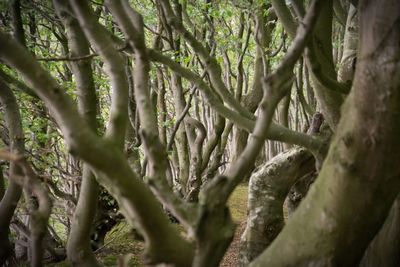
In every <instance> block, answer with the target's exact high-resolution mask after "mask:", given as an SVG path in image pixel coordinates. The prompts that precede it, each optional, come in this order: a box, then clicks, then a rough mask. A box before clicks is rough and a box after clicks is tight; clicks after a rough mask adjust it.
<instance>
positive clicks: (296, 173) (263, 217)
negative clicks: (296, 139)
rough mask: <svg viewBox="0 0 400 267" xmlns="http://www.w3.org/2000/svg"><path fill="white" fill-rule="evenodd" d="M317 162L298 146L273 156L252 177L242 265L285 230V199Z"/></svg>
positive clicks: (241, 248) (241, 247)
mask: <svg viewBox="0 0 400 267" xmlns="http://www.w3.org/2000/svg"><path fill="white" fill-rule="evenodd" d="M314 166H315V162H314V157H313V156H312V154H311V153H310V152H308V151H307V150H305V149H302V148H298V147H296V148H292V149H290V150H287V151H285V152H282V153H280V154H279V155H277V156H276V157H274V158H272V159H270V160H269V161H268V162H267V163H266V164H265V165H264V166H261V167H260V169H259V170H258V171H257V172H255V173H254V174H253V175H252V176H251V177H250V182H249V200H248V207H247V210H248V215H247V225H246V229H245V231H244V233H243V235H242V238H241V243H240V266H247V264H249V263H250V262H251V261H252V260H253V259H255V258H256V257H257V256H258V255H259V254H260V253H261V252H262V251H263V250H264V249H266V248H267V247H268V246H269V245H270V244H271V242H272V241H273V240H274V239H275V237H276V236H277V235H278V234H279V232H280V231H281V230H282V228H283V226H284V219H283V202H284V201H285V198H286V196H287V194H288V193H289V189H290V188H291V186H292V185H293V183H294V182H295V181H296V180H297V179H298V178H300V177H301V176H303V175H304V174H305V173H307V172H310V171H312V170H313V169H314Z"/></svg>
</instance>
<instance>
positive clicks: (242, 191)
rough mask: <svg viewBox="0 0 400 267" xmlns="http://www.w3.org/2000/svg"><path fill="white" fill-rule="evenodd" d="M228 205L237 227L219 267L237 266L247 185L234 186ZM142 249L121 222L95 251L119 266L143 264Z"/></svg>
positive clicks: (105, 261) (59, 265) (104, 261)
mask: <svg viewBox="0 0 400 267" xmlns="http://www.w3.org/2000/svg"><path fill="white" fill-rule="evenodd" d="M229 207H230V210H231V214H232V218H233V220H234V222H235V223H236V224H237V228H236V233H235V237H234V239H233V241H232V243H231V245H230V247H229V249H228V251H227V252H226V254H225V256H224V258H223V260H222V263H221V264H220V266H221V267H231V266H238V264H237V260H238V252H239V241H240V236H241V234H242V233H243V231H244V228H245V226H246V216H247V185H245V184H243V185H239V186H238V187H237V188H236V190H235V191H234V192H233V194H232V196H231V198H230V199H229ZM176 227H178V228H179V229H180V230H181V231H182V232H183V228H182V226H180V225H178V224H176ZM142 251H143V242H141V241H138V240H134V239H133V238H132V233H131V227H130V226H129V225H128V224H126V223H125V222H122V223H120V224H118V225H117V226H116V227H114V228H113V229H112V230H111V231H110V232H109V233H108V234H107V236H106V239H105V245H104V246H103V247H102V248H100V249H99V250H98V251H97V252H96V256H97V258H98V259H99V260H100V261H101V263H102V264H103V265H104V266H119V264H118V263H119V262H120V261H123V262H125V263H126V262H127V263H128V266H130V267H133V266H143V265H142V264H141V259H140V255H141V252H142ZM48 266H52V267H66V266H70V265H69V264H68V263H67V262H66V261H64V262H59V263H56V264H51V265H48ZM123 266H125V265H123Z"/></svg>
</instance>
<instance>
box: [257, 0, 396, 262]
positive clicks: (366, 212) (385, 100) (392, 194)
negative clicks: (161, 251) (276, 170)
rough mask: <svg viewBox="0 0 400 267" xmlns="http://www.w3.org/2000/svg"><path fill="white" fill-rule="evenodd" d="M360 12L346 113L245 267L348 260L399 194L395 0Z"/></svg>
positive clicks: (367, 4) (358, 253) (366, 5)
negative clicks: (313, 175)
mask: <svg viewBox="0 0 400 267" xmlns="http://www.w3.org/2000/svg"><path fill="white" fill-rule="evenodd" d="M359 11H360V12H359V14H360V19H361V26H360V31H361V34H360V37H361V40H360V50H359V60H358V62H357V66H356V73H355V79H354V83H353V88H352V91H351V93H350V95H349V97H348V99H347V100H346V103H345V105H344V106H343V109H342V114H346V116H343V117H342V119H341V121H340V123H339V125H338V127H337V132H336V135H335V137H334V139H333V142H332V144H331V147H330V150H329V153H328V156H327V158H326V160H325V162H324V164H323V166H322V169H321V172H320V174H319V177H318V179H317V180H316V182H315V183H314V184H313V186H312V187H311V189H310V192H309V193H308V195H307V197H306V198H305V199H304V200H303V202H302V203H301V204H300V206H299V208H298V209H297V211H296V212H295V213H294V215H293V217H292V218H291V220H290V221H289V223H288V224H287V226H286V227H285V228H284V230H283V231H282V232H281V234H280V235H279V236H278V237H277V239H276V240H275V241H274V242H273V243H272V244H271V246H270V247H269V249H267V250H266V251H264V252H263V253H262V254H261V255H260V257H258V258H257V259H256V260H255V261H254V262H253V263H252V264H251V265H250V266H355V265H357V264H358V263H359V261H360V260H361V258H362V256H363V254H364V251H365V249H366V248H367V246H368V244H369V242H370V241H371V239H372V238H373V237H374V236H375V234H376V233H377V232H378V230H379V228H380V227H381V225H382V224H383V222H384V220H385V218H386V216H387V214H388V212H389V210H390V207H391V206H392V203H393V201H394V200H395V198H396V196H397V194H398V192H399V186H400V175H399V174H400V165H399V164H398V159H399V157H400V140H399V138H398V137H399V135H400V127H399V126H398V122H400V113H399V112H398V109H399V104H400V62H399V60H398V55H399V54H400V47H399V45H398V44H399V42H400V2H398V1H395V0H385V1H379V2H376V1H368V0H365V1H361V2H360V5H359ZM377 24H379V31H377V30H373V29H375V26H376V25H377ZM388 155H390V156H388Z"/></svg>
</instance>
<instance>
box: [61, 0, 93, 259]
mask: <svg viewBox="0 0 400 267" xmlns="http://www.w3.org/2000/svg"><path fill="white" fill-rule="evenodd" d="M54 5H55V7H56V9H57V13H58V16H59V17H60V19H61V20H62V22H63V24H64V26H65V29H66V34H67V37H68V44H69V47H70V50H71V55H72V56H75V57H79V56H84V55H87V54H89V52H90V51H89V44H88V41H87V39H86V37H85V35H84V33H83V31H82V29H81V28H80V26H79V22H78V21H77V19H76V18H74V17H72V15H71V14H72V11H71V9H70V8H69V6H68V4H67V2H66V1H63V0H54ZM71 66H72V72H73V74H74V77H75V80H76V85H77V95H78V108H79V112H80V113H81V114H82V116H83V118H84V119H85V120H86V121H87V123H88V124H89V126H90V128H91V129H92V130H93V131H94V132H96V128H97V123H96V115H97V111H96V110H97V98H96V92H95V86H94V80H93V76H92V67H91V62H90V61H78V62H72V63H71ZM98 197H99V184H98V183H97V181H96V178H95V176H94V174H93V172H92V170H91V168H90V166H89V165H88V164H83V171H82V184H81V188H80V192H79V199H78V203H77V205H76V208H75V213H74V217H73V220H72V225H71V231H70V234H69V236H68V242H67V256H68V260H69V261H70V262H71V264H72V265H73V266H100V264H99V263H98V262H97V260H96V257H95V255H94V254H93V251H92V246H91V238H90V237H91V233H92V231H93V227H92V225H93V221H94V218H95V215H96V207H97V202H98Z"/></svg>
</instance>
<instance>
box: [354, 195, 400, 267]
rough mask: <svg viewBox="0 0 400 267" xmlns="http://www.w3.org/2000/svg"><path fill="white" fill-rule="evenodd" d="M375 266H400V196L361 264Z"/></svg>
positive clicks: (362, 265)
mask: <svg viewBox="0 0 400 267" xmlns="http://www.w3.org/2000/svg"><path fill="white" fill-rule="evenodd" d="M375 266H385V267H397V266H400V196H397V199H396V201H395V202H394V203H393V206H392V208H391V209H390V212H389V216H388V217H387V218H386V221H385V223H384V224H383V226H382V228H381V230H380V231H379V232H378V234H377V235H376V236H375V238H374V239H373V240H372V242H371V243H370V244H369V246H368V249H367V250H366V251H365V254H364V257H363V259H362V261H361V263H360V267H375Z"/></svg>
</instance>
